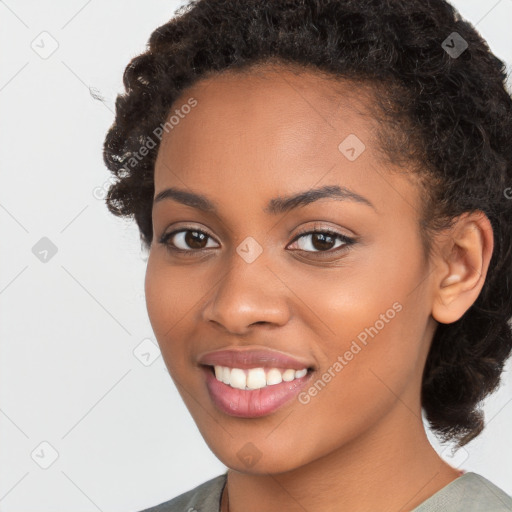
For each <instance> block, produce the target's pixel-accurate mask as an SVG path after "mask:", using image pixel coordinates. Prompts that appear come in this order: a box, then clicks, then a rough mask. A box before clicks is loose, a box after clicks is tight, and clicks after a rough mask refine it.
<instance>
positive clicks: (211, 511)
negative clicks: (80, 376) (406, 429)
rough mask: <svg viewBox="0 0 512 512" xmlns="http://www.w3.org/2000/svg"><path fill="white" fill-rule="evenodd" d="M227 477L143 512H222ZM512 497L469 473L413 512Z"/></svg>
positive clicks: (478, 507) (496, 505)
mask: <svg viewBox="0 0 512 512" xmlns="http://www.w3.org/2000/svg"><path fill="white" fill-rule="evenodd" d="M226 476H227V471H226V473H224V474H222V475H219V476H217V477H215V478H212V479H211V480H208V481H206V482H203V483H202V484H200V485H198V486H197V487H195V488H194V489H191V490H190V491H187V492H185V493H183V494H180V495H179V496H176V498H174V499H172V500H170V501H166V502H165V503H161V504H160V505H157V506H156V507H152V508H148V509H146V510H143V511H141V512H220V498H221V495H222V491H223V489H224V485H225V483H226ZM510 511H512V497H510V496H509V495H508V494H506V493H505V492H504V491H502V490H501V489H500V488H499V487H497V486H495V485H494V484H493V483H491V482H490V481H489V480H487V479H486V478H484V477H483V476H480V475H478V474H477V473H472V472H467V473H464V474H463V475H462V476H460V477H459V478H456V479H455V480H453V481H452V482H450V483H449V484H448V485H446V486H445V487H443V488H442V489H440V490H439V491H437V492H436V493H435V494H434V495H432V496H431V497H430V498H428V499H427V500H426V501H424V502H423V503H422V504H421V505H419V506H418V507H416V508H415V509H414V510H413V511H412V512H510Z"/></svg>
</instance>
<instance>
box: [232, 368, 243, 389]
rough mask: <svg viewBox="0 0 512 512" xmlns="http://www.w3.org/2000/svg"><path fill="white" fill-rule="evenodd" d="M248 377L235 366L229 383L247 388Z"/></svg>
mask: <svg viewBox="0 0 512 512" xmlns="http://www.w3.org/2000/svg"><path fill="white" fill-rule="evenodd" d="M246 382H247V377H246V375H245V372H244V371H243V370H241V369H240V368H233V369H232V370H231V375H230V377H229V385H230V386H231V387H233V388H237V389H245V385H246Z"/></svg>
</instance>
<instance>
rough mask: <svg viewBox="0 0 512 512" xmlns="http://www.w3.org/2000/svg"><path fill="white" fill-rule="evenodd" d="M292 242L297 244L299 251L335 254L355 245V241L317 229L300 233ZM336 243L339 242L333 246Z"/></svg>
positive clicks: (331, 231)
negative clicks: (339, 250)
mask: <svg viewBox="0 0 512 512" xmlns="http://www.w3.org/2000/svg"><path fill="white" fill-rule="evenodd" d="M308 238H309V240H308ZM294 242H297V246H298V249H299V250H301V251H306V252H329V253H337V252H338V250H337V249H339V248H341V250H345V249H346V248H347V247H348V246H350V245H352V244H353V243H355V240H354V239H353V238H350V237H348V236H345V235H343V234H341V233H338V232H337V231H334V230H332V229H329V228H319V229H314V230H311V231H306V232H303V233H300V234H299V236H297V237H296V238H295V240H294ZM337 242H339V243H338V245H333V244H336V243H337Z"/></svg>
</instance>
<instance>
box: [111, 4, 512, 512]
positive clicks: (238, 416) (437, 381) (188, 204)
mask: <svg viewBox="0 0 512 512" xmlns="http://www.w3.org/2000/svg"><path fill="white" fill-rule="evenodd" d="M505 78H506V77H505V69H504V64H503V63H502V62H501V61H500V60H499V59H498V58H497V57H495V56H494V55H493V54H492V53H491V52H490V51H489V49H488V47H487V45H486V43H485V42H484V41H483V40H482V38H481V37H480V36H479V34H478V33H477V32H476V31H475V29H474V28H473V27H472V26H471V25H470V24H468V23H467V22H465V21H463V20H461V19H460V17H459V15H458V13H457V12H456V11H455V10H454V9H453V8H452V7H451V6H450V5H449V4H448V3H446V2H445V1H443V0H430V1H425V0H410V1H408V2H400V1H389V0H371V1H363V0H322V1H320V0H316V1H315V0H244V1H243V2H239V1H236V0H223V1H213V0H199V1H195V2H191V3H189V4H188V5H187V6H184V7H183V8H181V9H180V10H179V11H178V12H177V13H176V16H175V17H174V18H173V19H171V21H169V22H168V23H166V24H165V25H163V26H162V27H159V28H158V29H156V30H155V31H154V32H153V34H152V35H151V38H150V40H149V44H148V49H147V51H146V52H145V53H143V54H142V55H139V56H137V57H135V58H134V59H133V60H132V61H131V62H130V64H129V65H128V67H127V68H126V70H125V74H124V85H125V88H126V93H125V94H124V95H121V96H119V97H118V99H117V104H116V119H115V122H114V124H113V126H112V127H111V129H110V131H109V133H108V134H107V137H106V141H105V148H104V157H105V162H106V165H107V166H108V168H109V169H110V170H111V171H112V172H113V173H114V175H115V176H116V178H117V181H116V183H115V184H113V185H112V187H111V189H110V190H109V193H108V197H107V204H108V207H109V209H110V211H111V212H112V213H114V214H116V215H121V216H133V217H134V218H135V220H136V222H137V224H138V226H139V228H140V233H141V240H142V242H143V244H144V246H145V247H146V248H147V249H148V250H149V257H148V262H147V272H146V283H145V288H146V301H147V308H148V313H149V318H150V321H151V325H152V328H153V330H154V333H155V336H156V338H157V340H158V343H159V345H160V349H161V352H162V355H163V358H164V360H165V363H166V365H167V368H168V370H169V372H170V375H171V377H172V379H173V381H174V383H175V384H176V386H177V387H178V390H179V392H180V394H181V396H182V398H183V400H184V402H185V404H186V406H187V408H188V410H189V411H190V413H191V415H192V417H193V418H194V421H195V422H196V424H197V426H198V428H199V430H200V432H201V434H202V435H203V437H204V439H205V441H206V443H207V444H208V446H209V447H210V448H211V450H212V451H213V452H214V453H215V455H216V456H217V457H218V458H219V459H220V460H221V461H222V462H223V463H224V464H225V465H226V466H227V467H228V470H227V471H226V473H224V474H222V475H219V476H218V477H216V478H214V479H212V480H209V481H208V482H205V483H203V484H202V485H200V486H198V487H196V488H195V489H192V490H190V491H189V492H187V493H184V494H182V495H180V496H178V497H176V498H174V499H172V500H170V501H169V502H166V503H163V504H161V505H160V506H157V507H155V508H151V509H148V510H150V511H155V512H156V511H175V510H176V511H178V510H180V511H182V510H198V511H201V512H207V511H212V512H213V511H215V512H217V511H228V510H229V511H231V512H240V511H242V510H243V511H245V512H252V511H256V510H258V511H260V510H265V511H270V512H272V511H282V510H287V511H295V510H297V511H303V510H307V511H309V512H314V511H316V510H344V511H350V512H359V511H368V510H379V511H411V510H414V511H421V512H425V511H433V510H450V511H459V510H460V511H465V512H467V511H483V510H485V511H490V510H492V511H505V510H512V499H511V498H510V496H508V495H507V494H506V493H505V492H504V491H503V490H501V489H500V488H498V487H497V486H496V485H494V484H493V483H491V482H490V481H489V480H487V479H485V478H484V477H483V476H481V475H478V474H476V473H473V472H464V470H462V471H459V470H457V469H456V468H454V467H452V466H450V465H449V464H447V463H446V462H444V461H443V459H442V458H441V457H440V456H439V455H438V454H437V453H436V451H435V450H434V449H433V447H432V446H431V445H430V443H429V441H428V439H427V437H426V433H425V428H424V424H423V421H422V412H424V414H425V418H426V420H427V421H428V422H429V424H430V427H431V428H432V430H433V431H434V432H435V433H437V434H438V435H439V436H440V438H441V439H442V440H443V441H456V443H457V445H458V446H459V447H461V446H463V445H465V444H466V443H468V442H469V441H470V440H471V439H473V438H475V437H476V436H477V435H478V434H479V433H480V432H481V431H482V429H483V427H484V422H483V417H482V413H481V411H480V410H479V409H478V405H479V403H480V402H481V400H482V399H483V398H484V397H485V396H487V395H488V394H489V393H491V392H492V391H493V390H495V389H496V388H497V387H498V385H499V382H500V375H501V372H502V369H503V365H504V362H505V360H506V359H507V357H508V356H509V355H510V352H511V349H512V333H511V328H510V325H508V324H507V321H508V320H509V319H510V318H511V316H512V300H511V289H512V288H511V284H510V276H511V271H512V201H511V197H512V189H511V188H510V185H511V183H512V99H511V97H510V95H509V93H507V91H506V89H505V87H504V80H505Z"/></svg>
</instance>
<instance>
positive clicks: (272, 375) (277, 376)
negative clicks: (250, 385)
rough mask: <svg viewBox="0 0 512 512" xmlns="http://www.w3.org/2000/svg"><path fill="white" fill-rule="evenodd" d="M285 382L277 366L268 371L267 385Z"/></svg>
mask: <svg viewBox="0 0 512 512" xmlns="http://www.w3.org/2000/svg"><path fill="white" fill-rule="evenodd" d="M281 382H283V376H282V375H281V372H280V371H279V370H278V369H277V368H271V369H270V370H269V371H268V373H267V386H272V385H273V384H281Z"/></svg>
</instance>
